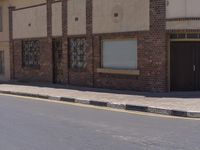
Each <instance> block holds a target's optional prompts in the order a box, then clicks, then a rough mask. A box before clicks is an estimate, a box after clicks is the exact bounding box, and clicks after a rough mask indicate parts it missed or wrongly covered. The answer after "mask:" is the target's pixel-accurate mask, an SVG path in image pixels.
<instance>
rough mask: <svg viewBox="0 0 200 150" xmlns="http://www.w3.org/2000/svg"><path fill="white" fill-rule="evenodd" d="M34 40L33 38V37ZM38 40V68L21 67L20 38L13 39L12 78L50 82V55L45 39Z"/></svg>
mask: <svg viewBox="0 0 200 150" xmlns="http://www.w3.org/2000/svg"><path fill="white" fill-rule="evenodd" d="M34 40H35V39H34ZM37 40H39V41H40V59H39V64H40V67H39V68H30V67H23V65H22V40H14V41H13V45H14V68H15V69H14V79H17V80H20V81H37V82H52V78H53V77H52V74H53V73H52V55H51V49H49V44H48V41H47V39H46V38H45V39H37Z"/></svg>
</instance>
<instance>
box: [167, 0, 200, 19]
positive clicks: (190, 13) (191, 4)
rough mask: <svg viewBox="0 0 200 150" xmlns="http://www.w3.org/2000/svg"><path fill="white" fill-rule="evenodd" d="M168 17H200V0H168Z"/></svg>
mask: <svg viewBox="0 0 200 150" xmlns="http://www.w3.org/2000/svg"><path fill="white" fill-rule="evenodd" d="M166 1H167V8H166V9H167V13H166V16H167V18H168V19H169V18H185V17H187V18H189V17H200V9H199V6H200V0H166Z"/></svg>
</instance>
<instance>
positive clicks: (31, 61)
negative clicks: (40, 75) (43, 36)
mask: <svg viewBox="0 0 200 150" xmlns="http://www.w3.org/2000/svg"><path fill="white" fill-rule="evenodd" d="M39 57H40V42H39V41H38V40H28V41H23V42H22V64H23V66H25V67H39Z"/></svg>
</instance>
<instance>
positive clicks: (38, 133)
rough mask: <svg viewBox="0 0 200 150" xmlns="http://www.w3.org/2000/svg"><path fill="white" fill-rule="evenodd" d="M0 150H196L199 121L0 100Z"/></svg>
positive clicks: (199, 142)
mask: <svg viewBox="0 0 200 150" xmlns="http://www.w3.org/2000/svg"><path fill="white" fill-rule="evenodd" d="M0 119H1V121H0V150H200V120H195V119H181V118H171V117H165V116H154V115H152V116H150V115H145V114H137V113H136V114H135V113H124V112H120V111H119V112H115V111H110V110H106V109H105V110H104V109H97V108H95V107H94V108H92V107H87V106H86V107H84V106H81V105H80V106H79V105H77V106H76V105H70V104H62V103H54V102H47V101H40V100H37V99H32V98H26V97H14V96H6V95H0Z"/></svg>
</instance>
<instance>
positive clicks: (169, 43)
mask: <svg viewBox="0 0 200 150" xmlns="http://www.w3.org/2000/svg"><path fill="white" fill-rule="evenodd" d="M177 34H180V33H177ZM184 34H187V33H184ZM194 34H198V33H194ZM167 39H168V40H167V41H168V42H167V47H168V48H167V54H168V64H167V65H168V91H169V92H172V91H171V57H170V55H171V43H172V42H200V39H192V38H191V39H190V38H188V39H186V38H185V39H181V38H180V39H171V38H170V34H168V36H167Z"/></svg>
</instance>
